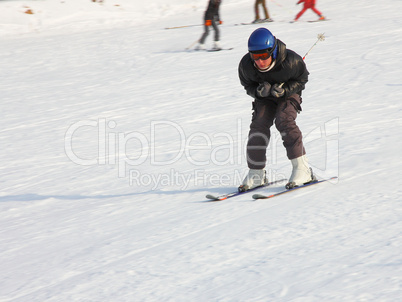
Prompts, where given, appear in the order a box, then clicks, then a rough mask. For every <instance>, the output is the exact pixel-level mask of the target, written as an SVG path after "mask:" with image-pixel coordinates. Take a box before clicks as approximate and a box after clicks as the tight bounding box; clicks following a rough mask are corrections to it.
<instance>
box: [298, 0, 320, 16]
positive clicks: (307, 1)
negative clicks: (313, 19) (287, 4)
mask: <svg viewBox="0 0 402 302" xmlns="http://www.w3.org/2000/svg"><path fill="white" fill-rule="evenodd" d="M303 2H304V6H303V9H302V10H301V11H300V12H299V13H298V14H297V16H296V18H295V21H297V20H299V18H300V17H301V16H302V15H303V14H304V13H305V12H306V10H308V9H312V10H313V12H315V13H316V14H317V15H318V17H319V19H318V20H325V17H324V16H323V15H322V14H321V12H320V11H319V10H318V9H316V8H315V0H300V1H299V2H297V4H300V3H303Z"/></svg>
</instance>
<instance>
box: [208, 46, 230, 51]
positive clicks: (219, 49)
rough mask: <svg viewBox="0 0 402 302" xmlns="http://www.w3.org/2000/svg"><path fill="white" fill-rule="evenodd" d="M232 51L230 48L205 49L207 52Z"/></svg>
mask: <svg viewBox="0 0 402 302" xmlns="http://www.w3.org/2000/svg"><path fill="white" fill-rule="evenodd" d="M232 49H233V47H230V48H218V49H207V51H209V52H210V51H221V50H232Z"/></svg>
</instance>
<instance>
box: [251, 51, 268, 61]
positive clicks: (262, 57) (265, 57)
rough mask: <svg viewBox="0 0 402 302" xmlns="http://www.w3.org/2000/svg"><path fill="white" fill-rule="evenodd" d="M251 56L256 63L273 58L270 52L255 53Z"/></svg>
mask: <svg viewBox="0 0 402 302" xmlns="http://www.w3.org/2000/svg"><path fill="white" fill-rule="evenodd" d="M250 56H251V58H252V59H253V60H254V61H258V60H264V61H265V60H268V59H269V58H270V57H271V53H270V52H263V53H253V52H250Z"/></svg>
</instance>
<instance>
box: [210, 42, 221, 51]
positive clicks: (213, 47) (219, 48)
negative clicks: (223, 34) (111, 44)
mask: <svg viewBox="0 0 402 302" xmlns="http://www.w3.org/2000/svg"><path fill="white" fill-rule="evenodd" d="M221 49H222V46H221V43H220V42H219V41H215V42H214V45H213V46H212V50H221Z"/></svg>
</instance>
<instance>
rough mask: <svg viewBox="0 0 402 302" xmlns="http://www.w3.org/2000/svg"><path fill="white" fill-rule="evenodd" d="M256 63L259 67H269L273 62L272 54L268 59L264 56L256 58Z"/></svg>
mask: <svg viewBox="0 0 402 302" xmlns="http://www.w3.org/2000/svg"><path fill="white" fill-rule="evenodd" d="M254 62H255V64H256V65H257V67H258V69H262V70H264V69H267V68H268V67H269V66H270V65H271V63H272V56H269V58H268V59H265V60H263V59H262V58H259V59H257V60H256V59H254Z"/></svg>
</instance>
